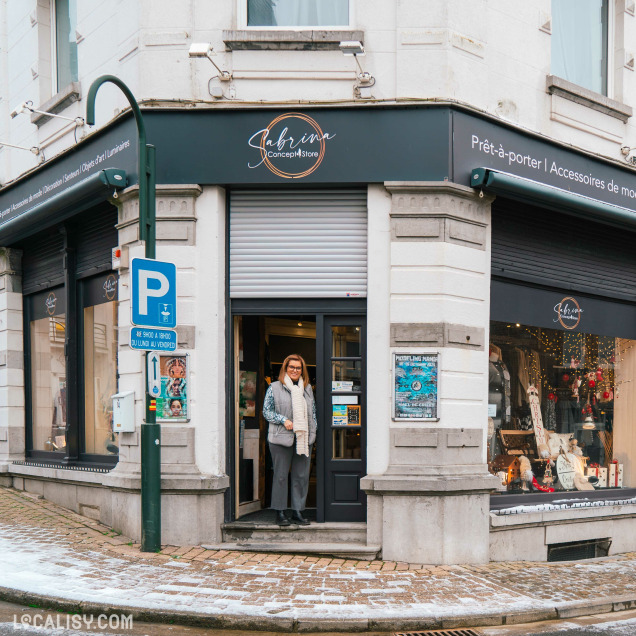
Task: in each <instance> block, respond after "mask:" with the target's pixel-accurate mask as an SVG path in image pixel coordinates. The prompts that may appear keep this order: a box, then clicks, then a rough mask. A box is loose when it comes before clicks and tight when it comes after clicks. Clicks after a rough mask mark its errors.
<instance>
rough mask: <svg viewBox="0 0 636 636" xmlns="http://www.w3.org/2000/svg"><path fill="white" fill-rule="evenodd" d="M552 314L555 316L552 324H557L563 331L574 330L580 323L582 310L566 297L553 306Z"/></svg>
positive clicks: (576, 303)
mask: <svg viewBox="0 0 636 636" xmlns="http://www.w3.org/2000/svg"><path fill="white" fill-rule="evenodd" d="M554 313H555V314H556V315H557V317H556V318H555V319H554V322H558V323H559V324H560V325H561V326H562V327H563V328H564V329H575V328H576V327H578V326H579V323H580V322H581V314H582V313H583V309H581V307H580V305H579V303H578V302H577V301H576V300H575V299H574V298H572V296H566V297H565V298H564V299H563V300H562V301H561V302H560V303H557V304H556V305H555V306H554Z"/></svg>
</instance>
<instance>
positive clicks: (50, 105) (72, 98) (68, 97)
mask: <svg viewBox="0 0 636 636" xmlns="http://www.w3.org/2000/svg"><path fill="white" fill-rule="evenodd" d="M80 99H81V94H80V83H79V82H72V83H70V84H69V85H68V86H65V87H64V88H63V89H62V90H61V91H60V92H59V93H56V94H55V95H53V97H51V99H47V100H46V101H45V102H44V103H42V104H40V105H39V106H38V107H37V109H38V110H44V111H46V112H47V113H54V114H56V115H57V113H60V112H62V111H63V110H64V109H65V108H68V107H69V106H70V105H71V104H72V103H74V102H78V101H79V100H80ZM49 119H51V117H49V116H48V115H42V114H40V113H32V114H31V123H32V124H35V125H36V126H37V127H38V128H39V127H40V126H42V125H43V124H45V123H46V122H47V121H49Z"/></svg>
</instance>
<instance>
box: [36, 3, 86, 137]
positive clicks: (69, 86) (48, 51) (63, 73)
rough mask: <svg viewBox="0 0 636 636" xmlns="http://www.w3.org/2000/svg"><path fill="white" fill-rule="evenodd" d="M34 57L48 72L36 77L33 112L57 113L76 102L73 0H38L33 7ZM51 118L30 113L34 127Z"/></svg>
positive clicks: (76, 62) (75, 25) (76, 43)
mask: <svg viewBox="0 0 636 636" xmlns="http://www.w3.org/2000/svg"><path fill="white" fill-rule="evenodd" d="M37 24H38V49H39V51H38V54H39V59H40V62H39V63H40V64H44V65H47V64H48V65H49V69H50V70H49V71H46V72H40V73H39V74H38V82H39V93H40V103H39V104H38V106H37V110H40V111H45V112H46V113H54V114H57V113H60V112H62V111H63V110H64V109H66V108H68V107H69V106H70V105H71V104H73V103H74V102H76V101H78V100H79V99H80V84H79V62H78V50H77V45H78V42H79V41H80V40H81V38H79V37H78V33H77V0H41V2H39V3H38V7H37ZM50 119H51V117H50V116H49V115H46V114H42V113H32V115H31V123H32V124H35V125H36V126H41V125H42V124H44V123H46V122H47V121H49V120H50Z"/></svg>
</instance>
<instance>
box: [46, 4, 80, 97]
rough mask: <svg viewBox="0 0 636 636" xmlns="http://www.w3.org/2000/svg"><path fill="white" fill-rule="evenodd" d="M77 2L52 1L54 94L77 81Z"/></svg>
mask: <svg viewBox="0 0 636 636" xmlns="http://www.w3.org/2000/svg"><path fill="white" fill-rule="evenodd" d="M76 1H77V0H52V2H51V25H52V33H53V38H52V54H51V57H52V60H53V71H54V77H55V86H54V89H55V92H56V93H59V92H60V91H62V90H63V89H64V88H66V87H67V86H68V85H69V84H72V83H73V82H77V81H78V62H77V6H76Z"/></svg>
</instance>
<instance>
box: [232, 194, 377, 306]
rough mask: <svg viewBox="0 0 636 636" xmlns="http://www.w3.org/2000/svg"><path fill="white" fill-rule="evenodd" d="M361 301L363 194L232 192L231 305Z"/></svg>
mask: <svg viewBox="0 0 636 636" xmlns="http://www.w3.org/2000/svg"><path fill="white" fill-rule="evenodd" d="M366 294H367V197H366V189H355V190H354V189H347V190H302V191H300V190H298V191H289V190H252V191H238V192H232V193H231V195H230V296H231V297H232V298H337V297H345V296H366Z"/></svg>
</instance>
